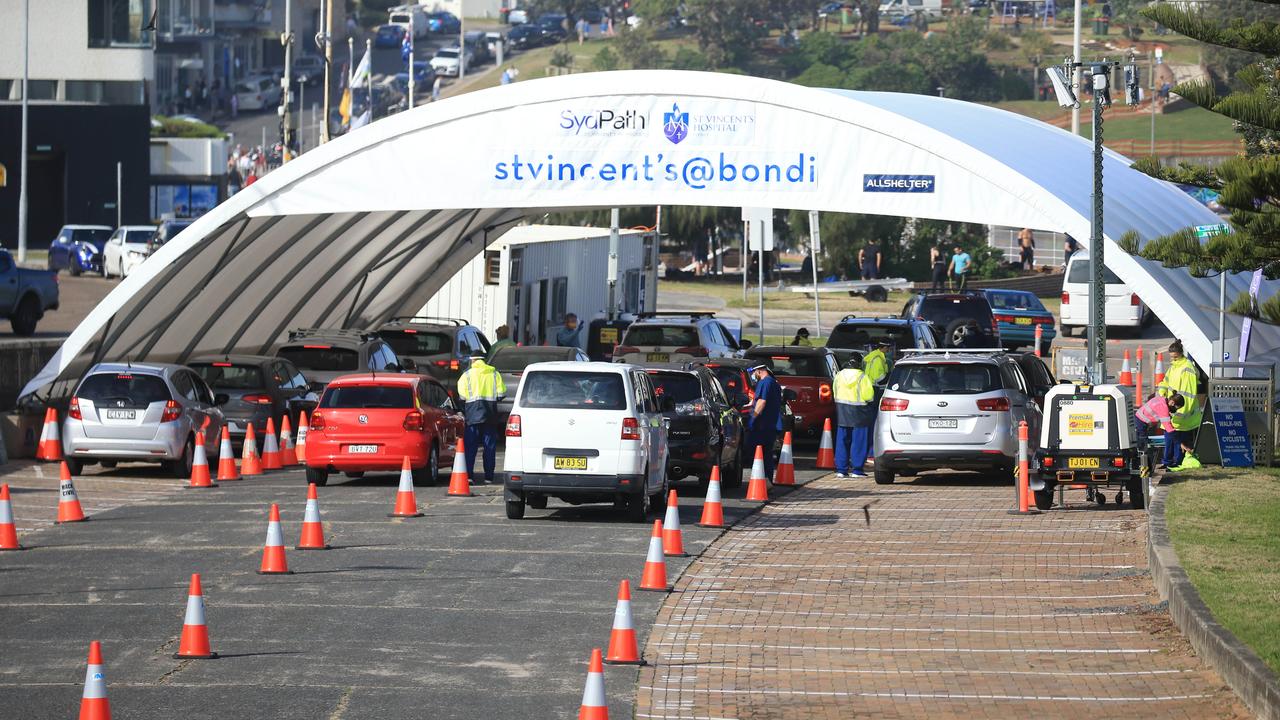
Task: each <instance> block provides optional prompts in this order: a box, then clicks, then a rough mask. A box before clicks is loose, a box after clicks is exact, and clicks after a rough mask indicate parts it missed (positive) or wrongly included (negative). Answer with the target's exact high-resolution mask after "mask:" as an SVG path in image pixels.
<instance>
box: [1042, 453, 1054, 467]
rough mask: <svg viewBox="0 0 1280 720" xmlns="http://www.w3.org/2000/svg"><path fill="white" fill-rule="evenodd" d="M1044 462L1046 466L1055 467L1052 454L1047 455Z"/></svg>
mask: <svg viewBox="0 0 1280 720" xmlns="http://www.w3.org/2000/svg"><path fill="white" fill-rule="evenodd" d="M1043 462H1044V466H1045V467H1053V456H1052V455H1045V456H1044V461H1043Z"/></svg>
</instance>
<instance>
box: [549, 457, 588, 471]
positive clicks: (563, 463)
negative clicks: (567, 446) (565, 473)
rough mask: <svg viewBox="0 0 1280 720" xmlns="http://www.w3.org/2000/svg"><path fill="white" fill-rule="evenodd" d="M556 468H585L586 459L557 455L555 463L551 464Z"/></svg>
mask: <svg viewBox="0 0 1280 720" xmlns="http://www.w3.org/2000/svg"><path fill="white" fill-rule="evenodd" d="M552 467H554V468H555V469H556V470H586V469H587V459H586V458H584V457H565V456H563V455H557V456H556V459H555V464H554V465H553V466H552Z"/></svg>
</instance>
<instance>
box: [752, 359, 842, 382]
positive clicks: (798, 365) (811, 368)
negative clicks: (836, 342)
mask: <svg viewBox="0 0 1280 720" xmlns="http://www.w3.org/2000/svg"><path fill="white" fill-rule="evenodd" d="M747 357H749V358H751V359H752V360H760V361H762V362H764V364H766V365H768V366H769V369H770V370H772V371H773V374H774V375H777V376H778V377H823V378H829V377H831V370H830V368H828V367H827V358H826V356H825V355H765V356H759V355H748V356H747Z"/></svg>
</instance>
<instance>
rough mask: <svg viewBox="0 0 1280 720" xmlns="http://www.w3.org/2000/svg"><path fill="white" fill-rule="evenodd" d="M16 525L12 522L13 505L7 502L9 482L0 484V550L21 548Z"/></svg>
mask: <svg viewBox="0 0 1280 720" xmlns="http://www.w3.org/2000/svg"><path fill="white" fill-rule="evenodd" d="M21 549H22V546H21V545H19V544H18V526H17V525H14V524H13V505H12V504H11V503H10V502H9V483H5V484H3V485H0V550H21Z"/></svg>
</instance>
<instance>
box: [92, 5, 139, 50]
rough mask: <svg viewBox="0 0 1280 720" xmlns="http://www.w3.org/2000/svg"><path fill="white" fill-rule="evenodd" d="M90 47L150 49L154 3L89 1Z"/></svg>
mask: <svg viewBox="0 0 1280 720" xmlns="http://www.w3.org/2000/svg"><path fill="white" fill-rule="evenodd" d="M87 2H88V3H89V47H149V46H150V45H151V33H150V32H149V31H143V29H142V28H144V27H146V26H147V24H148V23H150V22H151V6H152V0H87Z"/></svg>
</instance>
